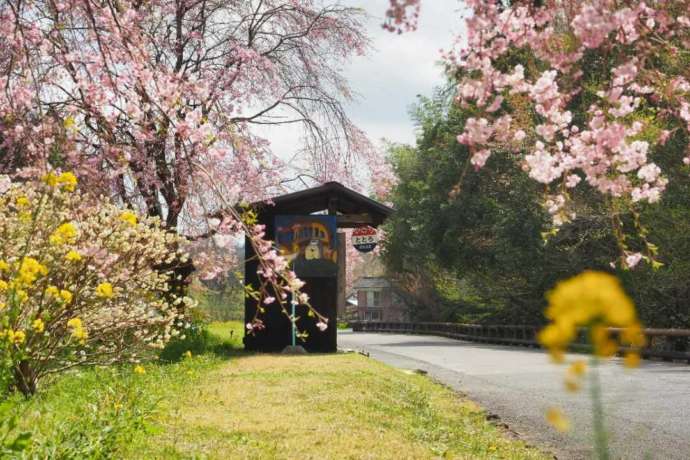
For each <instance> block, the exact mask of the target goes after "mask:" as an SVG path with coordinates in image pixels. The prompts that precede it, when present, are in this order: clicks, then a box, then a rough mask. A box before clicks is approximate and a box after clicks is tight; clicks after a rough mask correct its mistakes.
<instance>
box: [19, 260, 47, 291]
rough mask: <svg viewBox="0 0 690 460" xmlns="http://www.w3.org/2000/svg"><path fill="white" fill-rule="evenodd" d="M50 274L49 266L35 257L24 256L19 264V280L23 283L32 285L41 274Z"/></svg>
mask: <svg viewBox="0 0 690 460" xmlns="http://www.w3.org/2000/svg"><path fill="white" fill-rule="evenodd" d="M47 274H48V268H47V267H46V266H45V265H43V264H41V263H40V262H39V261H38V260H36V259H34V258H33V257H24V258H23V259H22V262H21V264H19V271H18V274H17V281H18V282H19V283H21V284H23V285H26V286H30V285H32V284H33V282H34V281H36V279H37V278H38V277H39V276H45V275H47Z"/></svg>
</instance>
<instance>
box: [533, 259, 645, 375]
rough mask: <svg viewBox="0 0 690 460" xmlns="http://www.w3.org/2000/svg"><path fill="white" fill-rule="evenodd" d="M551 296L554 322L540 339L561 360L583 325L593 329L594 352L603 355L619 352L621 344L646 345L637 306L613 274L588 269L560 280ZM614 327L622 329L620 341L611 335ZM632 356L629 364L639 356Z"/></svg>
mask: <svg viewBox="0 0 690 460" xmlns="http://www.w3.org/2000/svg"><path fill="white" fill-rule="evenodd" d="M547 299H548V301H549V306H548V308H547V310H546V317H547V318H549V319H550V320H551V323H550V324H549V325H547V326H546V327H545V328H544V329H543V330H542V331H541V332H540V333H539V337H538V339H539V342H540V343H541V344H542V345H543V346H544V347H546V348H547V349H548V350H549V352H550V353H551V356H552V357H553V358H554V359H555V360H556V361H558V362H562V360H563V355H564V351H565V349H566V348H567V347H568V345H570V343H571V342H572V341H573V340H575V338H576V336H577V331H578V328H579V327H589V328H590V338H591V340H592V345H593V346H594V353H595V354H596V355H597V356H600V357H611V356H613V355H615V354H616V352H617V351H618V348H619V345H628V346H630V347H632V348H635V349H637V348H640V347H642V346H644V345H645V337H644V334H643V332H642V327H641V325H640V322H639V321H638V319H637V313H636V312H635V306H634V305H633V303H632V301H631V300H630V298H629V297H628V296H627V295H626V294H625V292H624V291H623V288H622V287H621V285H620V282H619V281H618V279H617V278H616V277H615V276H613V275H609V274H607V273H602V272H592V271H588V272H584V273H582V274H580V275H577V276H575V277H573V278H571V279H569V280H566V281H563V282H560V283H558V285H556V288H555V289H554V290H553V291H551V292H550V293H549V294H548V295H547ZM610 327H615V328H622V331H621V334H620V343H618V342H617V341H616V340H615V339H614V338H613V337H612V336H611V333H610V332H609V328H610ZM631 353H633V352H631ZM629 356H631V357H629V358H628V359H627V360H626V363H630V364H632V363H633V362H634V361H635V357H636V356H637V355H636V354H633V355H629Z"/></svg>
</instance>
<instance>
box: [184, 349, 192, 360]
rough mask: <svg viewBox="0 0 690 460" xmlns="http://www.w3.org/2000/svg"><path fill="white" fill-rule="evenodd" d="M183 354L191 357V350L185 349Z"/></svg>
mask: <svg viewBox="0 0 690 460" xmlns="http://www.w3.org/2000/svg"><path fill="white" fill-rule="evenodd" d="M183 355H184V357H185V358H191V357H192V352H191V351H189V350H187V351H185V352H184V354H183Z"/></svg>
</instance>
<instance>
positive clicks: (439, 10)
mask: <svg viewBox="0 0 690 460" xmlns="http://www.w3.org/2000/svg"><path fill="white" fill-rule="evenodd" d="M340 3H341V4H344V5H347V6H352V7H357V8H363V9H364V10H365V11H366V13H367V14H368V15H369V17H368V18H367V20H366V23H365V29H366V32H367V34H368V35H369V37H370V39H371V50H370V52H369V53H368V54H367V55H365V56H355V57H354V58H353V59H352V62H351V63H350V65H349V66H346V67H345V68H344V69H343V74H344V76H345V77H346V78H347V80H348V81H349V83H350V85H351V88H352V90H353V93H354V94H355V100H354V101H352V102H350V103H348V104H347V105H346V109H347V112H348V114H349V116H350V117H351V119H352V120H353V121H354V123H355V124H356V125H357V126H359V127H360V128H361V129H363V130H364V131H365V133H366V134H367V135H368V136H369V138H370V140H371V141H373V142H374V143H375V144H377V145H380V140H381V139H382V138H385V139H387V140H389V141H392V142H396V143H407V144H414V142H415V131H414V124H413V122H412V120H411V119H410V116H409V108H410V106H411V105H412V104H414V103H415V101H416V99H417V95H424V96H430V95H431V94H432V91H433V89H434V87H435V86H439V85H441V84H443V83H444V77H443V71H442V68H441V66H440V65H438V62H439V61H440V50H441V49H442V48H449V47H450V46H451V45H452V43H453V40H454V37H455V36H456V35H458V33H461V32H462V30H463V21H462V20H461V17H460V13H459V9H460V6H461V3H460V2H459V1H458V0H426V1H423V2H422V10H421V15H420V20H419V25H418V29H417V30H416V31H414V32H407V33H404V34H401V35H398V34H395V33H391V32H387V31H385V30H383V29H382V28H381V24H382V23H383V18H384V14H385V12H386V9H387V7H388V4H389V0H340ZM262 134H263V136H265V137H266V138H267V139H268V140H269V141H270V142H271V147H272V149H273V151H274V152H276V153H278V155H279V156H280V157H282V158H283V159H287V158H289V157H291V156H292V153H293V152H295V151H296V150H297V148H298V145H299V133H297V132H295V130H294V129H290V128H285V127H271V128H270V129H267V130H265V131H264V132H263V133H262Z"/></svg>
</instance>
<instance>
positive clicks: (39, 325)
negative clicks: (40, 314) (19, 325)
mask: <svg viewBox="0 0 690 460" xmlns="http://www.w3.org/2000/svg"><path fill="white" fill-rule="evenodd" d="M31 327H32V328H33V330H34V331H36V332H37V333H39V334H40V333H41V332H43V331H45V329H46V325H45V323H44V322H43V320H42V319H41V318H36V319H35V320H34V322H33V323H31Z"/></svg>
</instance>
